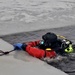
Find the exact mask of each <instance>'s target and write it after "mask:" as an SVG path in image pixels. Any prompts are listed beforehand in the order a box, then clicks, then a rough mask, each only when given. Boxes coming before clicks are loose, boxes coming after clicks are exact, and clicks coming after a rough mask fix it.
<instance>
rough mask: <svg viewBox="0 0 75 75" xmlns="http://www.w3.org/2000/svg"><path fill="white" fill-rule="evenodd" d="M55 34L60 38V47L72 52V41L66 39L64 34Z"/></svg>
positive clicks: (66, 51)
mask: <svg viewBox="0 0 75 75" xmlns="http://www.w3.org/2000/svg"><path fill="white" fill-rule="evenodd" d="M57 36H58V37H59V38H61V39H62V44H61V47H62V49H64V51H65V53H72V52H73V50H74V49H73V45H72V42H71V41H70V40H68V39H66V38H65V37H64V36H60V35H57Z"/></svg>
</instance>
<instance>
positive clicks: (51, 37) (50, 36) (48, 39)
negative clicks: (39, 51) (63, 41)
mask: <svg viewBox="0 0 75 75" xmlns="http://www.w3.org/2000/svg"><path fill="white" fill-rule="evenodd" d="M42 39H43V41H44V44H45V46H47V47H50V46H51V43H54V42H56V41H57V35H56V34H54V33H51V32H48V33H46V34H45V35H43V36H42Z"/></svg>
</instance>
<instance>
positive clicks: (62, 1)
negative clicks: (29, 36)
mask: <svg viewBox="0 0 75 75" xmlns="http://www.w3.org/2000/svg"><path fill="white" fill-rule="evenodd" d="M41 20H45V21H51V22H53V21H60V22H69V23H74V21H75V0H0V22H11V21H14V22H15V21H20V22H26V23H29V22H34V21H41Z"/></svg>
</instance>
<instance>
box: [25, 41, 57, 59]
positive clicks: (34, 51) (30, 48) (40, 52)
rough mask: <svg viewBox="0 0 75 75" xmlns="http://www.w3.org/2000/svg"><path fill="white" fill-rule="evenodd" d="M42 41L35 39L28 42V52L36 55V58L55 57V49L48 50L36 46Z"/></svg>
mask: <svg viewBox="0 0 75 75" xmlns="http://www.w3.org/2000/svg"><path fill="white" fill-rule="evenodd" d="M39 42H40V41H33V42H29V43H27V47H26V52H28V53H29V54H30V55H32V56H34V57H36V58H39V59H40V58H43V57H50V58H52V57H55V56H56V53H55V51H53V50H51V51H46V50H43V49H39V48H37V47H36V46H37V45H38V44H39Z"/></svg>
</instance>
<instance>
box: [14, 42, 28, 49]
mask: <svg viewBox="0 0 75 75" xmlns="http://www.w3.org/2000/svg"><path fill="white" fill-rule="evenodd" d="M13 46H14V50H25V48H26V46H27V45H26V44H23V43H16V44H14V45H13Z"/></svg>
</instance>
